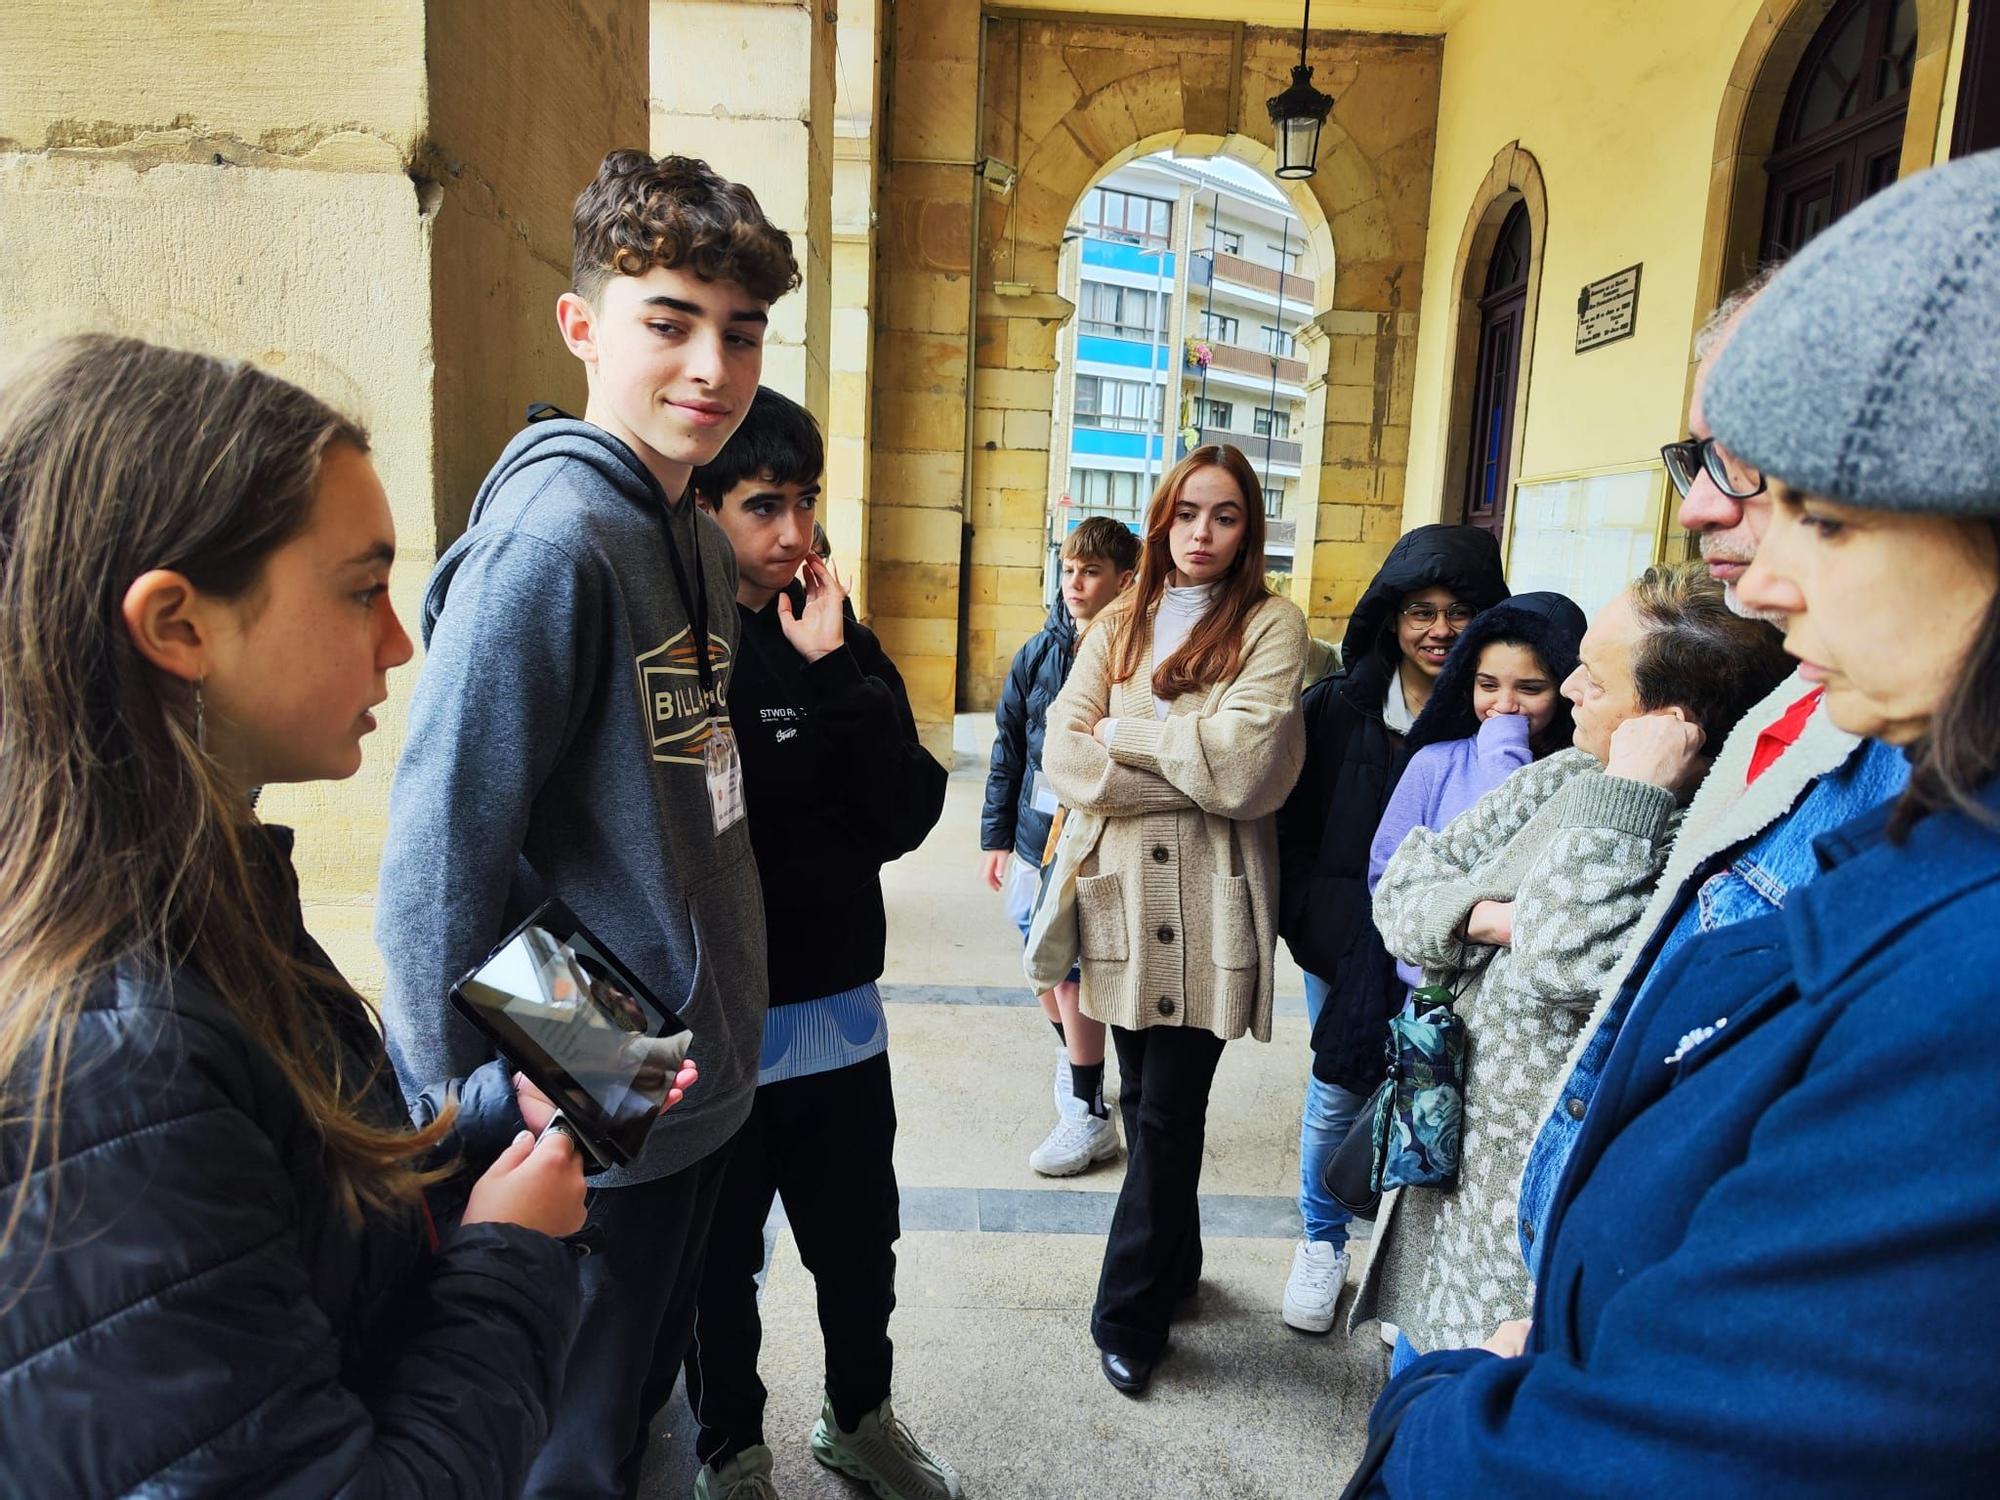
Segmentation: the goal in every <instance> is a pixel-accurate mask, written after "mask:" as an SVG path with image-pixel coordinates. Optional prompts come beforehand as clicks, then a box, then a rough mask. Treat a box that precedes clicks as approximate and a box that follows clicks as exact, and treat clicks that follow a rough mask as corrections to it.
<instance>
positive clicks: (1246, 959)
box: [1209, 875, 1257, 969]
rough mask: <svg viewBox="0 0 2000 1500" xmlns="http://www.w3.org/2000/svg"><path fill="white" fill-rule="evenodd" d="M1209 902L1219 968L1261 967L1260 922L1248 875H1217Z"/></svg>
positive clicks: (1212, 947)
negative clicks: (1258, 949) (1258, 964)
mask: <svg viewBox="0 0 2000 1500" xmlns="http://www.w3.org/2000/svg"><path fill="white" fill-rule="evenodd" d="M1212 879H1213V881H1214V896H1213V898H1212V900H1211V903H1210V906H1209V947H1210V951H1211V953H1212V954H1213V955H1214V958H1215V966H1216V967H1217V968H1218V969H1254V968H1256V967H1257V922H1256V918H1255V917H1254V915H1253V914H1252V912H1251V909H1250V878H1249V877H1248V876H1247V875H1216V876H1213V877H1212Z"/></svg>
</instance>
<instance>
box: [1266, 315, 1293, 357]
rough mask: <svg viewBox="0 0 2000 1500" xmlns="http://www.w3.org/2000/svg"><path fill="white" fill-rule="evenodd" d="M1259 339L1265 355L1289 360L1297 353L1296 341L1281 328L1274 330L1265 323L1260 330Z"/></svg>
mask: <svg viewBox="0 0 2000 1500" xmlns="http://www.w3.org/2000/svg"><path fill="white" fill-rule="evenodd" d="M1260 337H1261V339H1262V342H1263V349H1264V352H1265V353H1266V354H1276V355H1279V356H1281V357H1283V358H1285V359H1290V358H1292V357H1293V356H1294V355H1296V354H1297V353H1298V352H1299V345H1298V340H1296V339H1295V338H1293V337H1292V336H1291V335H1290V334H1289V333H1287V332H1285V330H1284V329H1282V328H1274V327H1273V326H1272V325H1271V324H1269V323H1266V324H1264V325H1263V326H1262V328H1261V330H1260Z"/></svg>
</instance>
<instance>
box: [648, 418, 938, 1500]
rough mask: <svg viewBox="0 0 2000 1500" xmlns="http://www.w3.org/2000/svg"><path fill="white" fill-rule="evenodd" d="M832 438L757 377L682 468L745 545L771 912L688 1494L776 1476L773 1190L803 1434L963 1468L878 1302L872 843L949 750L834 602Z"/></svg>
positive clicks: (928, 792) (934, 1493)
mask: <svg viewBox="0 0 2000 1500" xmlns="http://www.w3.org/2000/svg"><path fill="white" fill-rule="evenodd" d="M823 462H824V449H823V445H822V443H821V439H820V434H819V429H818V427H817V426H816V425H815V424H814V422H813V419H812V416H811V414H810V413H808V412H807V411H806V410H805V409H804V408H803V407H801V406H799V405H798V404H796V403H795V402H792V401H789V400H787V399H786V398H785V397H783V396H781V395H779V394H778V393H777V392H776V391H772V390H760V391H758V392H757V397H756V400H755V401H754V402H753V403H752V405H751V408H750V414H749V416H748V417H747V418H745V419H744V422H743V425H742V427H741V428H739V429H738V431H737V433H736V435H735V436H734V437H733V438H732V439H730V442H729V445H728V446H727V447H726V448H724V449H723V450H722V452H721V454H720V455H719V456H718V457H717V458H716V459H715V460H714V461H712V462H711V463H708V464H706V465H704V466H702V467H701V468H698V469H696V470H695V472H694V480H693V489H694V494H695V497H696V500H697V501H698V503H699V504H700V505H701V507H702V509H703V510H704V511H706V512H707V513H708V514H709V515H711V516H713V517H715V519H716V520H717V522H718V523H719V524H720V525H721V527H722V530H723V531H724V533H726V534H727V536H728V537H729V541H730V544H731V546H732V547H733V549H734V551H735V555H736V566H737V585H736V604H737V613H738V615H739V617H740V620H741V624H742V649H741V653H740V654H739V656H738V658H737V663H736V675H735V678H734V680H733V681H732V682H731V684H730V695H729V716H730V722H731V723H732V724H733V725H734V727H735V730H736V736H737V741H738V743H739V744H740V745H741V747H742V753H743V773H744V791H745V795H746V798H747V803H748V807H749V811H750V842H751V845H752V847H753V848H754V849H755V850H756V852H757V870H758V874H759V877H760V879H761V883H762V886H763V892H764V907H765V912H766V914H767V919H768V925H769V931H770V948H769V958H770V976H771V1010H770V1014H769V1017H768V1018H767V1020H766V1022H765V1026H764V1047H763V1054H762V1061H761V1066H760V1069H759V1072H758V1079H757V1085H758V1086H757V1096H756V1101H755V1103H754V1105H753V1106H752V1108H751V1111H750V1119H749V1121H748V1122H747V1123H746V1124H745V1125H744V1127H743V1130H742V1133H741V1134H740V1135H739V1137H738V1139H737V1143H736V1146H735V1150H734V1153H733V1155H732V1159H731V1161H730V1164H729V1171H728V1173H727V1175H726V1176H725V1178H724V1181H723V1187H722V1197H721V1201H720V1202H719V1203H718V1204H717V1206H716V1211H715V1222H714V1226H713V1228H712V1230H711V1231H710V1238H709V1253H708V1263H707V1268H706V1270H705V1272H704V1274H703V1278H702V1284H701V1295H700V1301H699V1304H698V1309H699V1310H698V1313H697V1317H696V1332H695V1339H694V1342H693V1345H692V1346H691V1347H690V1349H689V1351H688V1357H687V1380H688V1403H689V1405H690V1406H691V1407H692V1408H693V1410H694V1414H695V1419H696V1421H698V1422H699V1423H700V1424H701V1430H700V1432H699V1434H698V1435H697V1437H696V1442H695V1451H696V1453H697V1454H698V1456H699V1457H700V1458H701V1460H702V1465H703V1467H702V1470H701V1473H700V1474H699V1475H698V1476H697V1477H696V1480H695V1494H696V1495H697V1496H699V1497H702V1500H722V1497H726V1496H730V1495H734V1494H768V1493H770V1491H769V1489H768V1488H766V1487H760V1486H768V1484H769V1481H770V1474H771V1450H770V1449H769V1448H768V1447H767V1446H765V1443H764V1424H763V1417H764V1386H763V1384H762V1382H760V1381H759V1380H758V1378H757V1349H758V1345H759V1343H760V1341H761V1338H762V1327H761V1325H760V1323H759V1321H758V1317H757V1286H756V1277H757V1273H758V1271H759V1270H760V1269H762V1267H763V1263H764V1221H765V1220H766V1218H768V1217H769V1215H770V1212H771V1200H772V1198H773V1197H774V1196H782V1197H783V1199H784V1202H785V1214H786V1217H787V1219H788V1220H789V1222H790V1225H791V1230H792V1237H793V1239H794V1240H795V1241H796V1242H797V1244H798V1247H799V1258H800V1259H801V1260H802V1261H804V1262H805V1264H806V1267H807V1268H808V1269H809V1270H810V1271H811V1272H812V1273H813V1279H814V1281H815V1283H816V1284H817V1286H818V1290H819V1316H820V1331H821V1333H822V1335H823V1336H824V1338H825V1341H826V1400H825V1403H824V1405H823V1406H822V1408H821V1412H820V1419H819V1424H818V1426H817V1427H815V1428H814V1429H813V1434H812V1452H813V1456H814V1457H815V1458H817V1459H818V1460H819V1461H820V1462H821V1463H823V1464H826V1465H827V1466H828V1467H830V1468H834V1469H838V1470H840V1471H842V1472H844V1473H847V1474H852V1475H854V1476H855V1477H857V1478H859V1479H861V1480H862V1481H863V1482H865V1483H868V1484H870V1485H871V1486H873V1488H874V1490H875V1493H876V1494H878V1495H883V1496H888V1497H895V1500H955V1497H956V1496H957V1495H958V1494H959V1484H958V1476H957V1475H956V1474H955V1473H954V1472H953V1470H952V1468H951V1466H950V1465H949V1464H946V1463H944V1462H942V1461H941V1460H939V1459H938V1458H936V1457H935V1456H934V1455H932V1454H931V1453H929V1452H927V1451H925V1449H924V1448H923V1446H922V1445H921V1444H919V1443H918V1442H917V1441H916V1439H915V1438H914V1437H913V1436H911V1434H910V1431H909V1429H908V1428H907V1427H905V1426H904V1425H903V1424H902V1423H901V1422H899V1421H897V1420H896V1416H895V1412H894V1411H893V1409H892V1408H891V1406H890V1402H889V1375H890V1362H891V1351H890V1343H889V1314H890V1312H891V1310H892V1309H893V1308H894V1307H895V1305H896V1256H895V1251H894V1250H893V1249H892V1248H891V1247H892V1246H893V1245H894V1244H895V1241H896V1238H897V1236H898V1234H899V1233H900V1232H901V1231H900V1221H899V1207H898V1200H897V1192H896V1171H895V1165H894V1162H893V1159H892V1158H893V1154H894V1151H895V1144H896V1105H895V1100H894V1098H893V1096H892V1094H891V1092H890V1086H889V1058H888V1050H887V1049H888V1045H889V1035H888V1025H887V1022H886V1019H885V1017H884V1015H883V1010H882V996H881V994H880V992H879V991H878V990H877V989H876V987H875V981H876V980H877V979H878V978H880V977H881V973H882V959H883V946H884V941H885V936H886V919H885V917H884V913H883V908H882V883H881V878H880V872H881V868H882V866H883V864H885V863H886V862H887V861H889V860H892V859H895V858H897V857H898V856H900V855H903V854H907V853H908V852H909V851H910V850H912V849H914V848H916V847H917V845H919V844H921V843H922V842H923V840H924V836H925V835H926V834H928V833H929V832H930V831H931V829H932V828H933V827H934V826H935V825H936V823H937V820H938V816H939V814H940V813H942V812H943V811H944V793H945V768H944V767H943V766H941V765H939V764H938V763H937V762H936V761H935V760H933V759H932V758H931V757H930V755H929V754H928V753H927V752H926V751H925V750H924V747H923V745H922V744H921V742H919V740H918V739H917V726H916V721H915V720H914V719H913V718H912V716H911V714H910V705H909V700H908V698H907V697H906V696H905V694H904V692H903V680H902V678H901V677H900V676H899V675H898V674H897V672H896V668H895V666H894V664H893V663H891V662H890V660H889V658H888V657H887V656H886V655H884V654H883V651H882V648H881V646H880V645H879V644H878V643H877V642H876V640H875V637H874V635H873V634H872V633H870V632H869V630H868V629H867V628H866V627H865V626H862V625H860V624H858V623H856V622H855V621H853V620H851V619H848V618H847V617H846V614H845V605H846V602H847V588H846V585H845V584H843V583H842V582H841V579H840V575H839V573H838V572H837V571H836V570H835V569H834V567H833V565H832V563H831V562H822V561H821V560H820V559H819V558H818V557H817V556H816V555H814V553H813V551H812V544H813V521H814V515H813V513H814V511H815V510H816V509H817V508H818V503H819V485H820V470H821V468H822V466H823Z"/></svg>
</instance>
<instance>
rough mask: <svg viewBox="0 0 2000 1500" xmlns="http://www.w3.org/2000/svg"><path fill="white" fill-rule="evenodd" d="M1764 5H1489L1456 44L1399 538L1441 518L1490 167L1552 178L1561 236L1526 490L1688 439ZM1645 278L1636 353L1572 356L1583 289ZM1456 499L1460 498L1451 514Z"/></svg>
mask: <svg viewBox="0 0 2000 1500" xmlns="http://www.w3.org/2000/svg"><path fill="white" fill-rule="evenodd" d="M1758 8H1759V0H1677V3H1675V4H1672V5H1662V4H1659V3H1658V0H1615V3H1612V0H1606V3H1600V4H1597V5H1594V6H1592V7H1591V8H1590V9H1591V19H1590V24H1588V25H1578V24H1577V23H1578V7H1577V6H1576V4H1575V3H1574V0H1506V3H1504V4H1503V3H1497V0H1477V3H1475V4H1474V5H1472V6H1470V7H1469V8H1468V9H1467V10H1466V11H1465V13H1464V14H1463V15H1462V16H1460V17H1459V18H1458V20H1457V21H1456V23H1455V24H1454V25H1453V26H1452V28H1451V30H1450V31H1449V32H1447V33H1446V36H1445V47H1444V79H1443V84H1442V91H1441V95H1440V98H1439V102H1438V143H1437V164H1436V169H1435V172H1434V174H1433V176H1432V180H1431V224H1430V247H1429V250H1428V252H1427V253H1426V255H1425V257H1424V269H1425V275H1424V304H1423V305H1424V320H1423V327H1422V329H1421V331H1420V333H1419V336H1418V340H1417V394H1416V409H1415V412H1414V416H1413V421H1414V423H1415V428H1416V433H1417V434H1418V437H1417V438H1416V440H1414V441H1413V442H1412V443H1411V452H1410V475H1409V485H1408V488H1407V490H1406V491H1405V499H1404V523H1405V525H1408V526H1416V525H1421V524H1423V523H1424V522H1426V521H1435V520H1439V519H1440V518H1442V516H1443V515H1444V514H1445V509H1446V507H1445V503H1444V499H1443V497H1442V495H1441V494H1440V490H1441V486H1442V484H1443V474H1444V457H1445V443H1444V439H1445V437H1446V432H1445V430H1444V426H1443V424H1444V423H1445V422H1447V421H1458V420H1462V418H1461V416H1460V414H1458V413H1454V412H1447V411H1445V410H1444V408H1445V406H1446V404H1447V396H1446V389H1447V386H1448V384H1449V381H1450V371H1449V370H1448V369H1447V368H1446V359H1447V351H1446V348H1445V345H1446V343H1447V338H1446V334H1447V332H1448V323H1449V316H1448V311H1447V310H1448V309H1451V308H1452V307H1454V306H1455V304H1456V301H1457V295H1458V289H1457V288H1456V287H1453V286H1452V285H1450V281H1451V277H1452V269H1453V265H1454V262H1455V259H1456V257H1457V254H1458V248H1459V240H1460V237H1461V236H1462V234H1463V232H1464V228H1465V222H1466V216H1467V214H1468V213H1470V212H1471V210H1472V208H1473V200H1474V193H1475V190H1476V189H1477V188H1478V187H1479V185H1480V184H1481V183H1482V182H1483V181H1484V179H1485V177H1486V174H1487V170H1488V168H1489V167H1491V165H1492V162H1493V156H1494V153H1495V152H1497V151H1498V150H1499V149H1500V148H1501V147H1502V146H1505V145H1506V144H1507V143H1508V142H1509V141H1519V142H1520V145H1521V147H1522V149H1523V150H1526V151H1528V152H1530V153H1532V154H1533V155H1534V157H1535V159H1536V161H1538V162H1539V163H1540V165H1541V169H1542V177H1543V181H1544V183H1545V184H1546V186H1547V190H1548V202H1549V234H1548V243H1547V246H1546V249H1545V251H1544V255H1543V261H1542V296H1541V307H1540V312H1539V315H1538V317H1537V320H1536V324H1537V326H1536V329H1535V343H1534V368H1533V370H1532V371H1531V372H1530V377H1529V378H1530V381H1531V384H1530V387H1529V396H1528V421H1527V428H1526V432H1525V434H1524V441H1523V443H1522V446H1521V450H1520V451H1521V466H1520V472H1519V473H1518V474H1517V475H1516V476H1515V477H1516V479H1529V480H1532V479H1533V478H1535V477H1536V476H1538V475H1548V474H1560V473H1568V472H1573V471H1575V470H1579V469H1593V468H1599V467H1603V466H1607V465H1611V464H1621V463H1630V462H1634V461H1636V460H1640V459H1644V458H1646V457H1647V456H1648V455H1651V454H1655V453H1656V452H1657V450H1658V449H1659V446H1660V444H1661V443H1663V442H1665V441H1667V440H1668V439H1669V438H1671V437H1674V436H1676V435H1677V429H1678V426H1679V423H1680V412H1681V402H1682V397H1683V392H1684V389H1685V386H1686V378H1687V351H1688V338H1689V332H1690V330H1691V328H1692V327H1693V324H1694V318H1695V307H1694V303H1695V281H1696V269H1697V266H1698V264H1699V261H1700V258H1701V246H1702V235H1703V225H1702V217H1703V211H1704V209H1705V206H1706V204H1707V201H1708V183H1709V161H1710V156H1711V154H1712V147H1713V144H1714V137H1715V116H1716V109H1717V106H1718V103H1719V101H1720V99H1721V96H1722V89H1723V85H1724V84H1725V83H1726V82H1727V80H1728V77H1729V70H1730V68H1731V66H1732V65H1733V63H1734V62H1735V58H1736V51H1737V39H1738V38H1740V37H1741V35H1742V34H1743V31H1744V28H1745V27H1747V26H1748V25H1749V23H1750V21H1751V20H1752V18H1753V17H1754V16H1755V13H1756V12H1757V10H1758ZM1635 261H1639V262H1643V263H1644V266H1645V269H1644V271H1643V272H1642V274H1641V282H1640V291H1639V317H1638V329H1637V332H1636V333H1635V334H1634V335H1633V337H1631V338H1629V339H1626V340H1624V341H1623V342H1621V343H1617V344H1610V345H1606V346H1604V347H1601V348H1598V349H1593V350H1590V351H1589V352H1587V353H1584V354H1576V353H1575V352H1573V351H1574V349H1575V344H1576V297H1577V293H1578V291H1579V290H1580V289H1581V288H1582V287H1583V285H1584V283H1586V282H1589V281H1594V280H1596V279H1597V278H1598V277H1601V276H1606V275H1609V274H1610V273H1611V272H1613V271H1617V270H1620V269H1622V268H1623V267H1625V266H1629V265H1631V264H1632V263H1633V262H1635ZM1456 501H1457V497H1456V496H1454V497H1452V508H1454V509H1455V507H1456Z"/></svg>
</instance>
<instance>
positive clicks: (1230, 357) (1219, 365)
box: [1206, 339, 1306, 386]
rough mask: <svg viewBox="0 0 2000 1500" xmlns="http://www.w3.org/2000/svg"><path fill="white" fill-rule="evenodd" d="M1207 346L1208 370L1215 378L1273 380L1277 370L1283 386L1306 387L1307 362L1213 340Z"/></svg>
mask: <svg viewBox="0 0 2000 1500" xmlns="http://www.w3.org/2000/svg"><path fill="white" fill-rule="evenodd" d="M1206 342H1207V344H1208V368H1209V371H1210V373H1211V374H1212V373H1215V372H1217V371H1220V372H1222V373H1224V374H1228V375H1237V376H1248V377H1250V378H1253V379H1259V380H1269V379H1270V378H1271V376H1272V374H1273V373H1274V369H1273V367H1274V366H1275V373H1276V375H1277V377H1278V380H1279V382H1280V383H1281V384H1284V385H1300V386H1302V385H1304V384H1305V383H1306V362H1305V361H1304V360H1302V359H1291V358H1288V357H1287V356H1285V355H1282V354H1266V353H1265V352H1264V351H1263V350H1262V349H1245V348H1243V347H1242V346H1241V345H1238V344H1219V343H1217V342H1216V341H1215V340H1213V339H1209V340H1207V341H1206Z"/></svg>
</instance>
